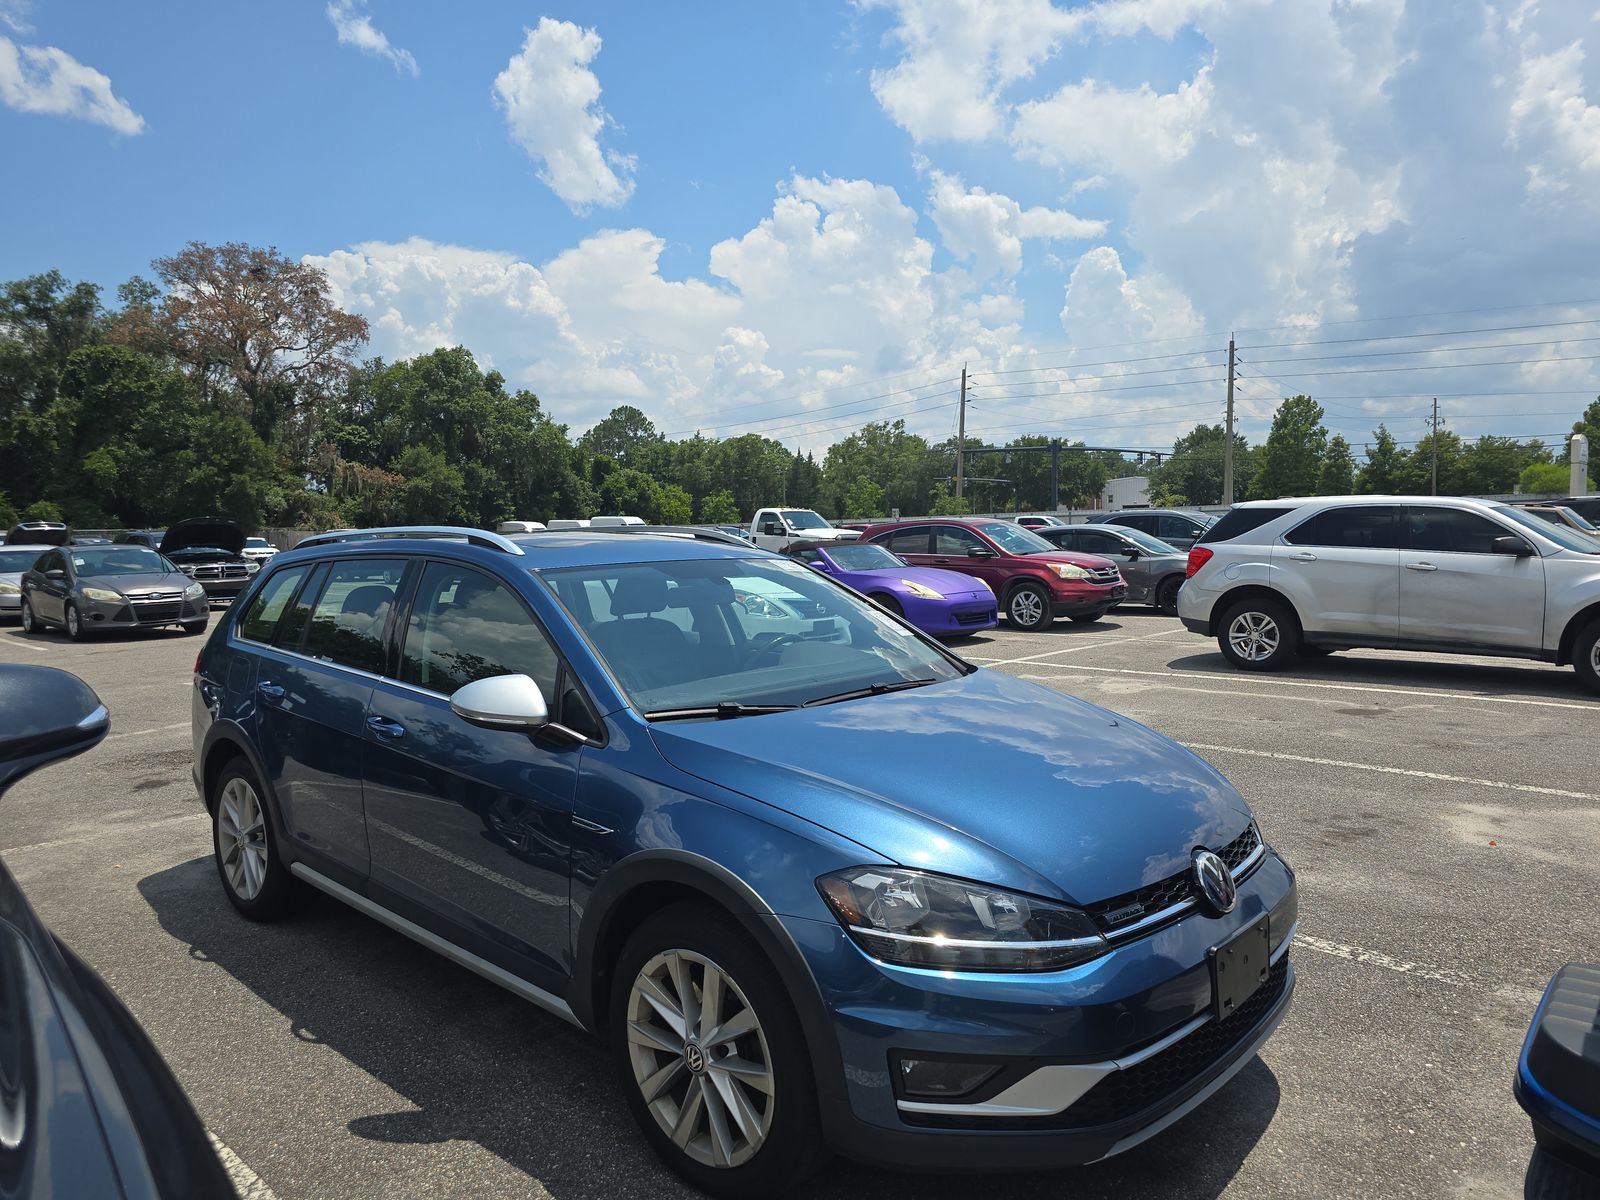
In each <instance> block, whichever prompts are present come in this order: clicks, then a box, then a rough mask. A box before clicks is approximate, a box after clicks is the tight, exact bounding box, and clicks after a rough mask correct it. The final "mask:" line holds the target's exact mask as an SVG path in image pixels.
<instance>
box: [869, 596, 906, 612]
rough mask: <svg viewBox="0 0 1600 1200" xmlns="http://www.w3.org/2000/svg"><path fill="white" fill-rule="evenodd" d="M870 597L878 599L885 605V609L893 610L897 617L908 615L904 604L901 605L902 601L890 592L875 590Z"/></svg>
mask: <svg viewBox="0 0 1600 1200" xmlns="http://www.w3.org/2000/svg"><path fill="white" fill-rule="evenodd" d="M868 599H871V600H876V601H877V602H878V603H879V604H880V605H882V606H883V608H884V609H885V611H887V612H891V613H893V614H894V615H895V616H897V617H903V616H905V615H906V610H905V608H904V606H902V605H901V603H900V601H898V600H896V599H895V598H894V597H893V596H891V595H889V593H888V592H873V593H872V595H871V596H870V597H868Z"/></svg>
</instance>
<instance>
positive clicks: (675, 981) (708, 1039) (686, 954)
mask: <svg viewBox="0 0 1600 1200" xmlns="http://www.w3.org/2000/svg"><path fill="white" fill-rule="evenodd" d="M627 1020H628V1059H629V1062H630V1064H631V1065H632V1067H633V1078H634V1082H635V1083H636V1084H638V1086H639V1089H640V1091H641V1092H642V1093H643V1095H644V1101H645V1104H646V1106H647V1107H648V1108H649V1110H650V1114H651V1116H653V1117H654V1118H655V1119H656V1123H657V1124H658V1125H660V1127H661V1129H662V1130H663V1131H664V1132H665V1133H666V1134H667V1136H668V1137H670V1138H671V1139H672V1140H673V1142H674V1144H676V1145H677V1147H678V1148H679V1149H680V1150H682V1151H683V1153H685V1154H687V1155H688V1156H689V1157H690V1158H692V1159H694V1160H695V1161H696V1162H699V1163H703V1164H705V1165H706V1166H709V1167H723V1168H727V1167H737V1166H741V1165H742V1164H744V1163H746V1162H748V1161H750V1159H751V1158H753V1157H754V1156H755V1155H756V1153H757V1152H758V1151H759V1150H760V1149H761V1146H762V1144H763V1143H764V1142H765V1141H766V1138H767V1134H768V1132H769V1131H770V1129H771V1127H772V1114H773V1103H774V1099H775V1094H776V1093H775V1091H774V1083H773V1075H772V1055H771V1054H770V1052H769V1051H768V1047H767V1037H766V1033H765V1032H764V1031H763V1029H762V1027H761V1021H760V1018H759V1017H757V1015H756V1012H755V1009H753V1008H752V1007H751V1006H750V1002H749V1000H748V999H746V997H745V994H744V992H743V990H742V989H741V988H740V987H739V985H738V983H737V982H735V980H734V979H733V977H732V976H731V975H729V974H728V973H727V972H726V971H724V970H723V969H722V968H721V967H719V966H718V965H717V964H716V963H714V962H712V961H711V960H710V959H709V958H706V957H704V956H703V955H700V954H696V953H694V952H693V951H689V950H663V951H662V952H661V953H660V954H657V955H656V956H655V957H654V958H652V959H651V960H650V961H649V962H647V963H646V964H645V965H644V967H643V968H642V969H641V970H640V971H639V974H638V976H637V977H636V978H635V979H634V981H633V986H632V988H631V989H630V990H629V992H628V1006H627Z"/></svg>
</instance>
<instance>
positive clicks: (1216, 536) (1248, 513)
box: [1195, 508, 1294, 546]
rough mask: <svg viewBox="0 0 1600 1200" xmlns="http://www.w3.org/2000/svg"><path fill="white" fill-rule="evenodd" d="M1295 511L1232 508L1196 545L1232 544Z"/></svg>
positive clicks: (1286, 509) (1202, 535)
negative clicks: (1236, 539)
mask: <svg viewBox="0 0 1600 1200" xmlns="http://www.w3.org/2000/svg"><path fill="white" fill-rule="evenodd" d="M1293 511H1294V509H1292V508H1231V509H1229V510H1228V511H1227V512H1225V513H1224V514H1223V515H1222V519H1221V520H1220V521H1218V522H1217V523H1216V524H1215V525H1213V526H1212V527H1211V528H1210V529H1208V530H1206V531H1205V532H1204V533H1202V534H1201V535H1200V537H1199V539H1198V540H1197V541H1196V543H1195V544H1196V545H1198V546H1209V545H1211V544H1212V543H1214V542H1231V541H1233V539H1234V538H1239V537H1243V536H1244V535H1245V534H1247V533H1253V532H1255V531H1256V530H1257V529H1260V528H1261V527H1262V526H1263V525H1265V524H1266V523H1267V522H1269V521H1276V520H1277V519H1278V518H1279V517H1283V516H1287V515H1288V514H1290V513H1292V512H1293Z"/></svg>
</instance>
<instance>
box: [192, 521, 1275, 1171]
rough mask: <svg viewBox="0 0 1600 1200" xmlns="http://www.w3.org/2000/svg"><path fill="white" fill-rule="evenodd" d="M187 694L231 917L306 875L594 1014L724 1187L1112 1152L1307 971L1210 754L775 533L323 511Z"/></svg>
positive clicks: (1257, 835) (1225, 1063) (617, 1057)
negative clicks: (920, 617) (779, 545)
mask: <svg viewBox="0 0 1600 1200" xmlns="http://www.w3.org/2000/svg"><path fill="white" fill-rule="evenodd" d="M1011 528H1013V529H1016V528H1017V527H1016V526H1011ZM1018 532H1023V531H1021V530H1018ZM751 595H759V596H761V597H764V598H775V599H776V601H777V602H778V603H779V604H781V606H782V610H780V612H781V611H783V610H786V612H787V614H788V615H780V616H778V617H774V616H773V615H771V609H770V608H769V607H767V606H762V605H757V606H755V607H756V609H757V610H758V611H759V612H760V613H761V615H756V613H755V612H752V611H749V610H747V608H746V607H745V605H743V604H741V603H740V602H739V600H738V597H740V596H751ZM192 714H193V727H194V764H195V765H194V774H195V782H196V785H197V788H198V791H199V793H200V797H201V799H202V802H203V803H204V805H205V807H206V809H207V811H208V812H209V813H210V814H211V816H212V827H213V836H214V849H215V856H216V863H217V869H218V875H219V879H220V882H221V887H222V890H223V892H224V894H225V895H226V897H227V899H228V901H229V902H230V903H231V904H232V905H234V906H235V907H236V908H237V909H238V910H239V911H240V912H242V913H244V914H245V915H246V916H248V917H251V918H255V919H261V920H265V919H269V918H279V917H283V916H286V915H288V914H289V913H291V912H292V911H293V908H294V903H295V900H296V897H297V892H298V891H299V890H300V889H302V888H304V887H306V886H308V885H309V886H310V887H314V888H317V889H319V890H321V891H323V892H326V893H328V894H330V895H332V896H335V897H337V898H338V899H340V900H341V901H343V902H344V903H346V904H349V905H351V906H352V907H354V908H356V909H357V910H359V911H360V912H362V913H365V914H366V915H368V916H370V917H372V918H373V919H375V920H377V921H380V922H382V923H384V924H386V925H388V926H390V927H391V928H393V929H395V930H398V931H399V932H401V933H403V934H405V935H406V936H408V937H411V938H414V939H416V940H417V941H419V942H421V943H422V944H424V945H426V946H429V947H431V948H432V949H434V950H436V951H437V952H439V953H440V954H442V955H444V956H446V957H448V958H450V959H451V960H453V961H454V962H456V963H458V964H460V965H462V966H464V967H466V968H468V969H470V970H473V971H476V972H477V973H479V974H480V975H483V976H485V977H486V978H489V979H491V980H493V981H495V982H497V983H499V984H501V985H502V986H504V987H506V988H509V989H510V990H512V991H513V992H515V993H517V994H518V995H520V996H523V997H525V998H526V999H528V1000H529V1001H531V1002H532V1003H534V1004H536V1005H539V1006H540V1007H542V1008H544V1009H546V1010H548V1011H550V1012H552V1013H554V1014H556V1015H558V1016H560V1017H562V1018H563V1019H565V1020H567V1021H570V1022H572V1023H573V1024H574V1025H577V1026H579V1027H580V1028H582V1029H585V1030H591V1031H594V1032H597V1033H604V1034H605V1035H607V1037H608V1039H609V1043H610V1047H611V1050H612V1052H613V1056H614V1057H613V1061H614V1069H615V1071H616V1075H617V1080H618V1083H619V1086H620V1087H621V1088H622V1090H623V1093H624V1095H625V1096H626V1098H627V1102H628V1104H629V1107H630V1109H631V1110H632V1112H633V1115H634V1117H635V1118H636V1119H637V1121H638V1122H639V1125H640V1127H641V1128H642V1130H643V1131H644V1135H645V1137H646V1138H647V1139H648V1140H649V1142H650V1143H651V1145H652V1146H653V1147H654V1148H655V1149H656V1151H657V1152H658V1153H659V1154H660V1155H661V1156H662V1158H663V1159H664V1160H665V1161H666V1162H667V1163H668V1164H669V1165H670V1166H671V1167H673V1168H674V1169H675V1170H676V1171H678V1172H679V1173H680V1174H682V1175H683V1176H685V1177H686V1178H688V1179H689V1180H691V1181H692V1182H693V1183H695V1184H696V1185H698V1186H700V1187H702V1188H704V1189H706V1190H708V1191H711V1192H713V1193H715V1194H718V1195H725V1196H750V1195H771V1194H775V1193H778V1192H782V1191H788V1190H790V1189H792V1188H794V1187H796V1186H798V1185H799V1184H800V1183H801V1182H802V1181H803V1180H804V1179H805V1178H806V1176H807V1175H808V1174H809V1173H810V1172H811V1171H812V1170H813V1169H814V1168H816V1167H817V1166H818V1165H819V1164H820V1163H821V1161H822V1160H823V1159H824V1158H825V1157H826V1155H827V1153H828V1151H829V1150H830V1149H831V1150H834V1151H838V1152H840V1153H843V1154H846V1155H849V1156H852V1157H856V1158H860V1159H864V1160H869V1161H874V1162H879V1163H887V1164H894V1165H900V1166H909V1167H915V1168H919V1169H936V1170H949V1169H956V1168H961V1169H995V1170H1015V1169H1039V1168H1044V1167H1050V1166H1054V1165H1059V1164H1068V1163H1084V1162H1093V1161H1098V1160H1100V1159H1102V1158H1105V1157H1107V1156H1110V1155H1115V1154H1119V1153H1122V1152H1123V1151H1126V1150H1128V1149H1130V1148H1131V1147H1133V1146H1136V1145H1138V1144H1139V1143H1140V1142H1142V1141H1144V1140H1145V1139H1146V1138H1148V1137H1150V1136H1152V1135H1153V1134H1155V1133H1157V1132H1159V1131H1160V1130H1162V1129H1165V1128H1166V1127H1167V1126H1169V1125H1171V1124H1172V1123H1173V1122H1174V1121H1176V1120H1178V1119H1179V1118H1180V1117H1181V1116H1182V1115H1183V1114H1185V1113H1187V1112H1189V1111H1190V1110H1192V1109H1194V1108H1195V1107H1196V1106H1198V1105H1199V1104H1201V1103H1202V1102H1204V1101H1205V1100H1206V1099H1207V1098H1208V1097H1210V1096H1212V1095H1213V1094H1214V1093H1216V1092H1217V1091H1218V1089H1220V1088H1221V1087H1222V1086H1223V1084H1224V1083H1226V1082H1227V1080H1228V1079H1229V1078H1231V1077H1232V1076H1233V1075H1234V1074H1235V1073H1237V1072H1238V1071H1239V1070H1241V1069H1242V1068H1243V1067H1244V1066H1245V1065H1246V1064H1247V1063H1248V1062H1249V1061H1250V1059H1251V1058H1252V1056H1253V1055H1254V1054H1255V1052H1256V1050H1257V1048H1258V1047H1260V1046H1261V1045H1262V1044H1263V1042H1264V1041H1265V1040H1266V1039H1267V1037H1268V1036H1269V1035H1270V1034H1271V1033H1272V1031H1273V1030H1274V1029H1275V1028H1276V1026H1277V1024H1278V1022H1279V1021H1280V1020H1281V1019H1282V1017H1283V1016H1284V1013H1285V1012H1286V1010H1287V1008H1288V1006H1289V1003H1290V998H1291V994H1292V992H1293V989H1294V969H1293V967H1292V966H1291V965H1290V957H1289V950H1290V944H1291V940H1292V937H1293V933H1294V929H1295V924H1296V919H1297V900H1296V890H1295V881H1294V874H1293V872H1292V871H1291V870H1290V869H1289V867H1288V866H1287V865H1286V864H1285V863H1284V862H1283V860H1282V859H1281V858H1280V857H1279V856H1278V855H1277V853H1276V852H1275V851H1274V850H1273V849H1272V848H1271V847H1270V846H1269V845H1268V844H1267V843H1266V842H1265V841H1264V840H1263V837H1262V834H1261V831H1260V830H1259V829H1258V827H1257V825H1256V823H1255V821H1254V819H1253V818H1252V816H1251V812H1250V809H1249V807H1248V805H1247V804H1246V803H1245V801H1244V800H1243V798H1241V797H1240V795H1239V793H1238V792H1237V791H1235V790H1234V788H1233V787H1232V786H1231V785H1230V784H1229V783H1228V782H1227V780H1225V779H1224V778H1223V777H1222V776H1221V775H1219V774H1218V773H1217V772H1216V771H1215V770H1213V769H1212V768H1211V767H1210V766H1208V765H1207V764H1206V763H1205V762H1204V761H1202V760H1201V759H1199V758H1198V757H1196V756H1195V755H1194V754H1193V753H1192V752H1190V751H1188V750H1186V749H1184V748H1183V747H1181V746H1179V745H1178V744H1177V743H1175V742H1172V741H1170V740H1169V739H1167V738H1165V737H1163V736H1161V735H1160V734H1157V733H1155V732H1153V731H1151V730H1149V729H1146V728H1144V727H1142V726H1140V725H1138V724H1136V723H1134V722H1132V721H1129V720H1127V719H1125V718H1122V717H1118V716H1115V715H1114V714H1111V713H1109V712H1106V711H1105V710H1103V709H1100V708H1096V707H1094V706H1093V705H1090V704H1087V703H1085V702H1083V701H1081V700H1077V699H1074V698H1072V697H1069V696H1066V695H1063V694H1062V693H1060V692H1056V691H1052V690H1049V689H1046V688H1042V687H1039V686H1037V685H1035V684H1032V683H1028V682H1026V681H1024V680H1021V679H1017V678H1015V677H1013V676H1010V675H1006V674H1003V673H1001V672H997V671H992V670H986V669H982V668H978V667H975V666H973V665H971V664H969V663H966V662H964V661H963V660H962V659H960V658H958V657H956V656H955V655H953V654H951V653H950V652H949V651H948V650H946V649H945V648H944V647H943V646H942V645H940V644H939V643H938V642H937V641H935V640H933V639H931V638H928V637H926V636H925V635H923V634H921V633H918V632H917V631H916V630H914V629H911V628H910V627H908V626H906V625H905V624H903V623H902V622H899V621H896V620H893V619H892V618H890V617H889V616H887V615H886V614H885V613H884V612H883V611H882V610H881V609H879V608H878V607H877V606H876V605H874V604H872V603H870V602H868V601H867V600H866V599H865V598H863V597H861V596H860V595H858V594H856V593H855V592H853V591H851V590H849V589H847V588H844V587H842V586H840V585H839V584H837V583H834V582H833V581H832V580H830V579H827V578H825V577H824V576H822V575H821V574H819V573H818V572H816V571H813V570H810V569H808V568H806V567H804V566H802V565H800V564H799V563H797V562H794V561H792V560H789V559H785V558H782V557H779V556H777V555H773V554H768V553H765V552H763V551H760V550H757V549H756V548H754V547H750V546H736V545H730V544H726V543H721V542H716V541H706V540H698V539H693V538H685V537H673V536H663V535H654V534H634V535H629V536H625V537H619V536H611V535H604V534H599V533H593V534H581V533H550V534H529V535H525V536H518V537H515V538H510V539H508V538H504V537H500V536H499V535H497V534H489V533H483V532H481V531H477V530H465V529H455V530H450V529H439V530H435V529H411V530H404V529H402V530H375V531H358V532H353V533H341V534H332V535H323V536H319V537H312V538H309V539H307V540H306V541H303V542H301V543H300V546H299V547H298V548H297V549H296V550H294V551H292V552H289V553H285V554H281V555H279V556H277V557H276V558H275V559H273V561H272V563H271V564H270V565H269V566H268V567H267V568H266V570H265V571H264V572H263V574H262V576H261V577H260V578H259V580H257V581H256V582H255V583H254V584H253V585H252V587H251V589H250V590H249V591H248V592H247V593H246V594H245V596H243V597H242V598H241V600H240V602H239V603H238V604H236V605H234V606H233V607H231V608H230V609H229V610H228V611H227V612H226V613H225V614H224V615H223V616H222V617H221V618H220V620H219V622H218V627H217V629H216V632H215V633H214V634H213V636H212V637H211V638H210V639H209V640H208V641H207V643H206V646H205V648H204V650H203V651H202V653H201V656H200V659H199V661H198V663H197V665H196V670H195V674H194V690H193V704H192ZM304 936H305V937H307V938H313V937H317V936H319V933H318V931H317V929H316V928H315V927H311V928H308V929H307V930H306V931H305V934H304ZM282 944H283V945H284V946H285V947H287V946H289V945H290V943H282ZM286 953H292V951H288V950H286ZM291 969H292V967H291ZM330 986H337V984H336V983H335V982H332V981H330ZM530 1052H532V1051H530ZM1231 1111H1232V1110H1231V1109H1230V1107H1229V1105H1228V1103H1227V1102H1226V1101H1223V1100H1219V1101H1218V1102H1217V1103H1216V1107H1215V1109H1214V1111H1213V1113H1212V1121H1213V1122H1218V1123H1223V1122H1227V1121H1228V1120H1229V1119H1230V1113H1231Z"/></svg>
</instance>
